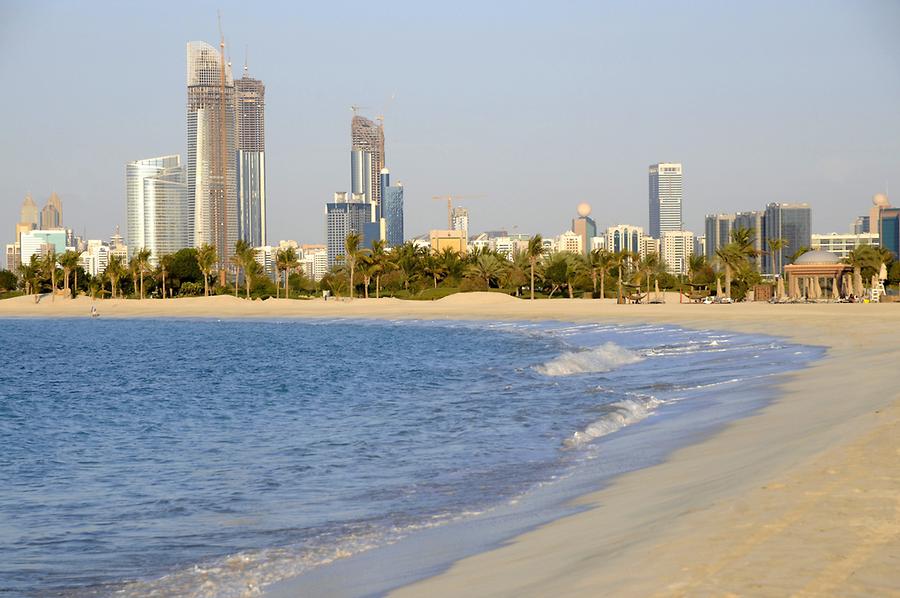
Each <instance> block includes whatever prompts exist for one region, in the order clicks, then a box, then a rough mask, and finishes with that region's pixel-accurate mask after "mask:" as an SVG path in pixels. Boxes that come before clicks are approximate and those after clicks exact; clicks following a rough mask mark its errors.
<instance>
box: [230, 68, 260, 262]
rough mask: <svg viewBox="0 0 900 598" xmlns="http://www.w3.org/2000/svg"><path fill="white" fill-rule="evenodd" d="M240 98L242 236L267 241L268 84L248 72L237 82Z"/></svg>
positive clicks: (252, 241) (254, 243)
mask: <svg viewBox="0 0 900 598" xmlns="http://www.w3.org/2000/svg"><path fill="white" fill-rule="evenodd" d="M234 95H235V100H236V102H237V112H236V117H237V172H238V183H237V188H238V190H237V193H238V229H239V230H238V236H239V238H241V239H243V240H244V241H246V242H248V243H250V245H251V246H253V247H261V246H263V245H266V127H265V108H266V103H265V98H266V86H265V85H263V82H262V81H260V80H259V79H251V78H250V77H249V76H247V66H246V65H245V66H244V76H243V77H241V78H240V79H237V80H236V81H235V82H234Z"/></svg>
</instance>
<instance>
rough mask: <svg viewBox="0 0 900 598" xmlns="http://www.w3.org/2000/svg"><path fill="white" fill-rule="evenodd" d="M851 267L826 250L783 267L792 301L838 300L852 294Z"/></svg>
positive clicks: (800, 258) (808, 253)
mask: <svg viewBox="0 0 900 598" xmlns="http://www.w3.org/2000/svg"><path fill="white" fill-rule="evenodd" d="M851 272H852V268H851V267H850V266H848V265H847V264H843V263H841V260H840V258H838V256H836V255H834V254H833V253H829V252H828V251H809V252H807V253H804V254H803V255H801V256H800V257H799V258H797V261H796V262H794V263H793V264H789V265H787V266H785V267H784V274H785V277H786V278H787V286H788V289H787V294H788V297H789V298H790V299H791V300H792V301H802V300H806V301H824V300H832V301H838V300H840V299H841V298H842V297H847V296H848V295H850V294H852V293H853V279H852V275H851Z"/></svg>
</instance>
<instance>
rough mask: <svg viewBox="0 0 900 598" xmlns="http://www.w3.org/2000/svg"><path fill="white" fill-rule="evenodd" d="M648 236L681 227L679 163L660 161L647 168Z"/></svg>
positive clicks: (655, 235) (656, 236) (680, 174)
mask: <svg viewBox="0 0 900 598" xmlns="http://www.w3.org/2000/svg"><path fill="white" fill-rule="evenodd" d="M649 182H650V236H651V237H653V238H654V239H659V238H660V235H661V234H662V233H664V232H674V231H680V230H681V229H682V214H681V202H682V196H683V193H682V168H681V164H678V163H673V162H660V163H658V164H651V165H650V168H649Z"/></svg>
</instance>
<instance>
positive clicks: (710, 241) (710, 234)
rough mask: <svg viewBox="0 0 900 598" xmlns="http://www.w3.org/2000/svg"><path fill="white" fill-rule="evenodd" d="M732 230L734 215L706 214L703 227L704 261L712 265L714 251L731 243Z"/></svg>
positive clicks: (714, 255)
mask: <svg viewBox="0 0 900 598" xmlns="http://www.w3.org/2000/svg"><path fill="white" fill-rule="evenodd" d="M732 229H734V214H707V215H706V221H705V225H704V232H705V233H706V234H705V235H704V237H705V241H706V243H705V249H706V261H707V262H709V263H710V264H712V263H713V262H714V261H715V259H716V251H718V250H719V249H721V248H722V247H724V246H726V245H728V244H729V243H730V242H731V231H732Z"/></svg>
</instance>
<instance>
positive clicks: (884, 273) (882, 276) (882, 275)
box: [878, 262, 888, 280]
mask: <svg viewBox="0 0 900 598" xmlns="http://www.w3.org/2000/svg"><path fill="white" fill-rule="evenodd" d="M887 275H888V272H887V266H886V265H885V264H884V262H881V269H879V270H878V278H879V279H880V280H887V277H888V276H887Z"/></svg>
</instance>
